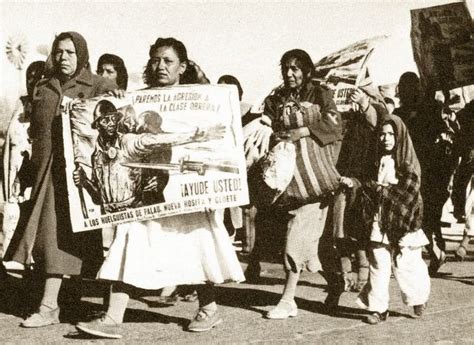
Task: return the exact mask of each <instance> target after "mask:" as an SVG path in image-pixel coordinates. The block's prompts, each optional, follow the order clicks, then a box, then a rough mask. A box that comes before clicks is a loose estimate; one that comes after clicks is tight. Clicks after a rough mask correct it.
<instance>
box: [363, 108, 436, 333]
mask: <svg viewBox="0 0 474 345" xmlns="http://www.w3.org/2000/svg"><path fill="white" fill-rule="evenodd" d="M378 134H379V136H378V138H379V140H378V147H377V154H376V155H375V159H374V163H373V164H371V165H369V171H368V176H367V178H366V179H365V181H363V182H362V185H363V186H362V188H363V193H362V195H363V196H362V198H361V199H360V203H361V205H360V206H361V210H362V214H363V215H362V217H363V218H364V225H365V229H366V233H367V237H368V240H369V243H370V244H369V248H368V258H369V270H370V274H369V283H368V284H367V285H366V286H365V287H364V289H363V290H362V292H361V293H360V295H359V298H358V302H359V303H360V304H361V305H363V306H365V307H367V308H368V310H369V311H371V312H372V314H371V315H369V316H368V318H367V322H368V323H369V324H377V323H380V322H381V321H385V320H386V319H387V316H388V303H389V282H390V275H391V272H392V259H393V261H394V265H393V273H394V275H395V278H396V280H397V282H398V285H399V286H400V290H401V293H402V298H403V302H404V303H405V304H407V305H409V306H412V307H413V308H414V313H415V316H416V317H420V316H421V315H422V314H423V311H424V309H425V308H426V303H427V301H428V297H429V294H430V278H429V275H428V269H427V266H426V264H425V262H424V261H423V259H422V256H421V252H422V248H423V246H425V245H426V244H428V239H427V238H426V236H425V234H424V232H423V230H422V229H421V222H422V217H423V204H422V199H421V195H420V178H421V174H420V164H419V163H418V159H417V157H416V154H415V151H414V149H413V145H412V142H411V139H410V136H409V134H408V130H407V128H406V126H405V125H404V124H403V121H402V120H401V119H400V118H399V117H397V116H391V115H387V116H386V118H385V119H384V120H383V121H382V123H381V125H380V127H379V132H378Z"/></svg>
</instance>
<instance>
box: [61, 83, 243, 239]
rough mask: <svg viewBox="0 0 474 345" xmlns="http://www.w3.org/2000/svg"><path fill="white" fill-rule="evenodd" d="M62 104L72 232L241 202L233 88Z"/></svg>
mask: <svg viewBox="0 0 474 345" xmlns="http://www.w3.org/2000/svg"><path fill="white" fill-rule="evenodd" d="M66 108H67V109H68V111H64V112H63V137H64V147H65V156H66V175H67V186H68V192H69V200H70V204H69V208H70V215H71V223H72V226H73V230H74V231H75V232H79V231H85V230H91V229H95V228H101V227H104V226H110V225H114V224H119V223H124V222H131V221H140V220H146V219H153V218H160V217H166V216H172V215H178V214H184V213H191V212H196V211H203V210H205V209H208V208H211V209H219V208H226V207H232V206H239V205H245V204H248V202H249V200H248V188H247V177H246V167H245V156H244V152H243V139H242V127H241V116H240V108H239V99H238V94H237V89H236V88H235V87H234V86H229V85H216V86H211V85H196V86H194V85H193V86H191V85H189V86H176V87H172V88H159V89H149V90H142V91H136V92H130V93H126V96H125V98H122V99H120V98H116V97H112V96H104V97H100V98H94V99H89V100H85V101H77V100H76V101H73V102H70V103H69V104H68V105H67V107H66Z"/></svg>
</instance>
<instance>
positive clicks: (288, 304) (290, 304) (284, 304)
mask: <svg viewBox="0 0 474 345" xmlns="http://www.w3.org/2000/svg"><path fill="white" fill-rule="evenodd" d="M296 315H298V306H297V305H296V303H295V301H287V300H284V299H282V300H280V302H278V304H277V305H276V307H275V308H273V309H272V310H270V311H269V312H267V313H266V314H265V317H266V318H267V319H272V320H285V319H288V318H289V317H295V316H296Z"/></svg>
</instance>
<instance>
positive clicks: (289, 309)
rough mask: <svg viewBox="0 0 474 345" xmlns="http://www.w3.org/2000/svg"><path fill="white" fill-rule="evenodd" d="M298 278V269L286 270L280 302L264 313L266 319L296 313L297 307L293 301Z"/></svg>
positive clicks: (285, 316)
mask: <svg viewBox="0 0 474 345" xmlns="http://www.w3.org/2000/svg"><path fill="white" fill-rule="evenodd" d="M299 279H300V271H298V272H293V271H290V270H288V271H287V272H286V282H285V287H284V288H283V294H282V296H281V299H280V302H278V304H277V305H276V307H275V308H273V309H272V310H270V311H269V312H268V313H267V314H266V317H267V318H268V319H287V318H288V317H294V316H296V315H297V313H298V307H297V306H296V303H295V293H296V286H297V285H298V280H299Z"/></svg>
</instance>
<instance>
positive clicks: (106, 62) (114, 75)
mask: <svg viewBox="0 0 474 345" xmlns="http://www.w3.org/2000/svg"><path fill="white" fill-rule="evenodd" d="M97 74H98V75H100V76H102V77H104V78H107V79H111V80H113V81H114V82H115V83H116V84H117V85H118V87H119V88H120V89H122V90H127V85H128V73H127V68H126V67H125V63H124V62H123V60H122V58H120V57H119V56H117V55H114V54H104V55H102V56H101V57H100V58H99V61H98V62H97Z"/></svg>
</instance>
